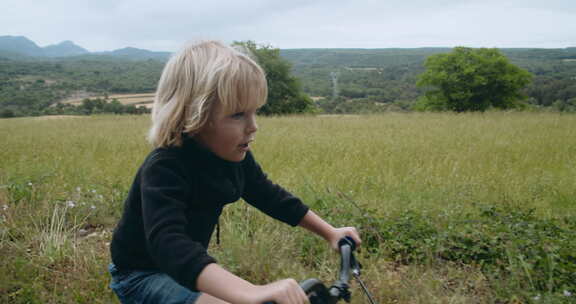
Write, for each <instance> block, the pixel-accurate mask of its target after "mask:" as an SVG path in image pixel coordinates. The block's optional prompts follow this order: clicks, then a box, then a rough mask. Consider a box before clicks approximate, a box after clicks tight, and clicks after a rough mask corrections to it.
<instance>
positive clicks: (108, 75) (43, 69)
mask: <svg viewBox="0 0 576 304" xmlns="http://www.w3.org/2000/svg"><path fill="white" fill-rule="evenodd" d="M163 66H164V63H163V62H162V61H156V60H146V61H130V60H120V59H115V58H113V57H106V56H101V57H98V56H93V57H80V58H74V57H73V58H70V59H54V60H40V59H28V60H24V61H13V60H2V59H1V58H0V117H13V116H38V115H47V114H54V111H55V109H54V106H55V105H56V104H57V103H58V102H59V101H63V100H65V99H67V98H71V97H76V96H82V97H88V96H93V95H107V94H112V93H118V94H120V93H133V92H138V93H141V92H153V91H154V90H155V89H156V83H157V82H158V79H159V78H160V73H161V71H162V67H163ZM67 111H72V110H71V109H67ZM67 111H65V112H67ZM72 112H74V111H72ZM56 114H65V113H56Z"/></svg>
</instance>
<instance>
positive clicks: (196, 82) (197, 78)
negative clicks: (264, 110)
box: [148, 41, 268, 147]
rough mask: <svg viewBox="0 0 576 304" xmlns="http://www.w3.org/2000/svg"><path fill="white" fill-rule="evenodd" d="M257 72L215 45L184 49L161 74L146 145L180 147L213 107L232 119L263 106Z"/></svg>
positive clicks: (259, 71) (263, 95) (243, 59)
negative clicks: (231, 115) (249, 109)
mask: <svg viewBox="0 0 576 304" xmlns="http://www.w3.org/2000/svg"><path fill="white" fill-rule="evenodd" d="M267 95H268V87H267V83H266V77H265V74H264V71H263V70H262V68H261V67H260V66H259V65H258V64H257V63H256V62H254V60H252V59H251V58H250V57H249V56H248V55H247V54H244V53H242V52H240V51H238V50H236V49H234V48H232V47H230V46H226V45H224V44H222V43H220V42H217V41H205V42H200V43H196V44H192V45H189V46H187V47H185V48H184V49H182V50H181V51H180V52H178V53H176V54H174V55H173V56H172V57H171V58H170V60H169V61H168V63H166V66H165V67H164V70H163V71H162V76H161V77H160V81H159V83H158V88H157V90H156V96H155V97H154V105H153V108H152V127H151V128H150V131H149V133H148V141H149V142H150V143H151V144H152V145H153V146H154V147H170V146H180V145H181V144H182V137H183V136H184V134H192V135H193V134H194V133H196V132H197V131H198V130H200V129H201V128H202V127H203V126H204V125H205V124H206V123H207V122H208V121H209V119H210V116H211V115H212V113H213V111H214V108H215V106H216V104H219V105H220V106H221V109H222V110H223V111H224V112H225V113H235V112H240V111H243V110H245V109H247V108H250V107H259V106H261V105H263V104H264V103H265V102H266V98H267Z"/></svg>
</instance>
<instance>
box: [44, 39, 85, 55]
mask: <svg viewBox="0 0 576 304" xmlns="http://www.w3.org/2000/svg"><path fill="white" fill-rule="evenodd" d="M43 50H44V56H48V57H67V56H77V55H83V54H88V53H90V52H88V51H87V50H86V49H84V48H82V47H80V46H78V45H76V44H74V42H72V41H70V40H66V41H62V42H60V43H58V44H53V45H49V46H47V47H44V48H43Z"/></svg>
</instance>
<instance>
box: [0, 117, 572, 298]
mask: <svg viewBox="0 0 576 304" xmlns="http://www.w3.org/2000/svg"><path fill="white" fill-rule="evenodd" d="M148 121H149V117H147V116H132V115H131V116H105V115H99V116H92V117H86V116H83V117H71V118H61V119H56V118H54V119H50V118H49V117H38V118H14V119H4V120H0V141H2V143H3V149H1V150H0V167H1V168H2V170H1V171H0V202H1V203H0V255H1V256H2V257H3V258H2V261H0V278H2V279H1V280H0V302H2V303H87V302H96V303H111V302H112V303H115V301H116V300H115V299H114V297H113V295H112V294H111V291H110V290H109V289H108V288H107V284H108V276H107V274H106V266H107V264H108V262H109V254H108V242H109V241H110V237H111V230H112V229H113V227H114V225H115V224H116V221H117V220H118V219H119V217H120V212H121V210H122V202H123V200H124V198H125V196H126V194H127V191H128V187H129V186H130V183H131V181H132V178H133V176H134V174H135V172H136V170H137V168H138V166H139V165H140V163H141V161H142V160H143V158H144V157H145V155H146V154H147V153H148V151H149V147H148V145H147V144H146V142H145V140H144V136H145V133H146V130H147V126H148V124H149V122H148ZM259 123H260V126H261V128H260V131H259V134H258V140H257V141H256V142H255V146H254V150H255V155H256V156H257V158H258V160H259V161H260V162H261V164H262V166H263V167H264V168H265V169H266V171H267V172H268V173H269V176H270V177H271V178H272V179H273V180H275V181H276V182H278V183H280V184H282V185H284V186H285V187H287V188H288V189H291V190H292V192H294V193H295V194H297V195H298V196H300V197H301V198H302V199H303V200H304V201H305V202H306V203H307V204H309V205H310V206H311V207H312V208H313V209H314V210H316V211H317V213H319V214H321V215H322V216H324V217H325V218H327V219H328V220H329V221H330V222H332V223H334V224H335V225H355V226H358V227H359V228H360V230H361V231H362V235H363V238H364V244H363V247H362V250H361V252H360V253H359V259H361V261H362V264H363V265H364V272H363V275H362V276H363V278H364V279H365V281H366V282H367V284H368V285H369V288H370V289H371V290H372V291H374V293H375V297H376V298H377V300H378V301H379V302H380V303H382V304H386V303H573V302H574V299H575V294H576V285H575V282H576V278H575V277H574V274H575V273H576V269H575V268H574V267H575V265H576V256H575V252H576V241H575V239H574V237H573V234H574V231H575V229H576V204H575V203H576V190H575V189H576V187H575V186H576V184H575V181H576V160H575V159H574V157H573V155H575V154H576V137H574V136H573V135H574V134H573V133H574V130H576V116H574V115H564V114H559V113H506V112H486V113H483V114H480V113H464V114H459V115H456V114H450V113H408V114H398V113H388V114H384V115H372V116H353V115H348V116H347V115H339V116H337V115H334V116H317V117H313V116H305V117H299V116H293V117H262V118H261V119H260V120H259ZM310 130H313V131H312V132H311V131H310ZM220 223H221V229H222V232H221V233H222V243H221V245H220V246H216V244H214V245H213V246H212V247H211V253H213V254H214V255H215V256H216V257H217V259H218V260H219V262H220V263H221V264H222V265H224V266H225V267H227V268H229V269H231V270H232V271H234V272H235V273H237V274H239V275H241V276H243V277H245V278H247V279H249V280H251V281H253V282H256V283H263V282H268V281H271V280H275V279H280V278H285V277H294V278H296V279H304V278H307V277H319V278H320V279H322V280H324V281H331V280H333V279H334V278H335V276H336V273H335V271H336V270H337V265H338V262H339V261H338V259H337V256H336V255H335V254H334V253H333V252H331V251H330V249H329V248H328V247H327V246H326V244H325V243H324V242H323V241H322V240H320V239H318V238H316V237H314V236H312V235H310V234H309V233H307V232H305V231H303V230H302V229H294V228H291V227H288V226H286V225H282V224H280V223H278V222H275V221H274V220H272V219H269V218H267V217H266V216H265V215H262V214H261V213H260V212H258V211H255V210H254V209H253V208H251V207H249V206H248V205H247V204H244V203H237V204H233V205H232V206H229V207H227V209H226V210H225V213H224V215H223V218H222V219H221V221H220ZM278 244H283V246H278ZM271 253H273V254H274V259H270V258H269V257H270V254H271ZM353 288H354V289H353V292H354V295H355V297H354V298H353V303H364V299H363V296H362V294H361V292H360V289H359V286H357V285H356V284H354V285H353Z"/></svg>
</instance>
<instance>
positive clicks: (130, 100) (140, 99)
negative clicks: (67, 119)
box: [64, 93, 154, 109]
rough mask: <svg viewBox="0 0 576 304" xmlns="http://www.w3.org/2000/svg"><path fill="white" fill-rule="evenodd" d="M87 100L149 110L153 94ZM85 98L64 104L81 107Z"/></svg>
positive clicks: (95, 97) (101, 97) (121, 95)
mask: <svg viewBox="0 0 576 304" xmlns="http://www.w3.org/2000/svg"><path fill="white" fill-rule="evenodd" d="M87 98H88V99H108V100H113V99H117V100H118V101H119V102H120V103H121V104H123V105H134V106H144V107H146V108H149V109H151V108H152V103H153V102H154V93H141V94H114V95H109V96H94V97H87ZM84 99H85V98H77V99H71V100H67V101H65V102H64V103H67V104H72V105H75V106H77V105H81V104H82V101H83V100H84Z"/></svg>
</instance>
